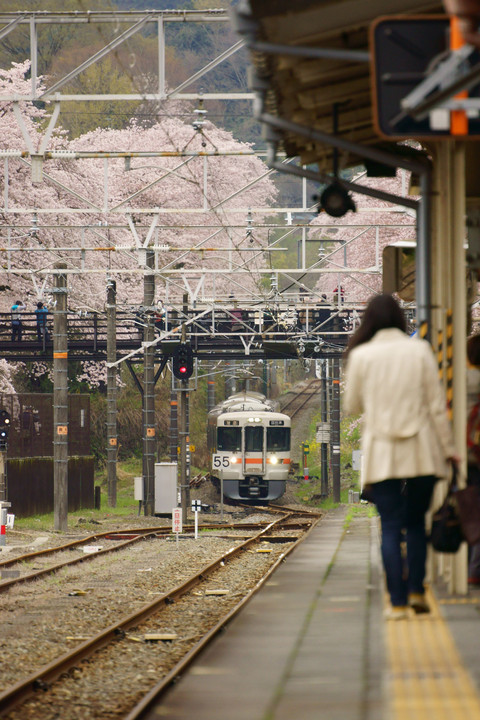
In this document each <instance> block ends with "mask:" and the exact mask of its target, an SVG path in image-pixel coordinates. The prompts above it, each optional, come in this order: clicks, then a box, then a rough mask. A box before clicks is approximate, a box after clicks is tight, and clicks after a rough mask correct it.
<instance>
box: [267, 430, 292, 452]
mask: <svg viewBox="0 0 480 720" xmlns="http://www.w3.org/2000/svg"><path fill="white" fill-rule="evenodd" d="M288 450H290V428H286V427H278V428H277V427H273V428H271V427H270V428H267V452H288Z"/></svg>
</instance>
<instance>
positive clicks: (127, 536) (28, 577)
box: [0, 523, 258, 593]
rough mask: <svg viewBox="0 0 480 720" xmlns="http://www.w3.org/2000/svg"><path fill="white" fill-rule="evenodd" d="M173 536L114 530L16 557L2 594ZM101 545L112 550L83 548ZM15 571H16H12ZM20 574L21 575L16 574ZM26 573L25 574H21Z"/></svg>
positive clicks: (161, 530) (0, 584) (161, 531)
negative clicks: (36, 565) (51, 559)
mask: <svg viewBox="0 0 480 720" xmlns="http://www.w3.org/2000/svg"><path fill="white" fill-rule="evenodd" d="M201 527H202V529H203V530H218V529H219V528H220V527H221V529H222V530H224V531H228V530H240V529H241V530H249V529H252V530H255V529H256V528H257V527H258V523H253V524H248V523H238V524H228V525H226V524H223V525H221V526H219V525H218V524H216V525H213V524H212V525H202V526H201ZM193 532H194V526H193V525H192V526H185V527H184V533H185V534H192V533H193ZM171 534H172V530H171V528H170V527H157V528H136V529H127V530H118V531H117V530H115V531H106V532H103V533H96V534H95V535H89V536H88V537H85V538H82V539H81V540H74V541H72V542H69V543H66V544H64V545H58V546H55V547H51V548H45V549H43V550H37V551H36V552H31V553H25V554H23V555H17V556H15V557H12V558H9V559H7V560H3V561H1V562H0V578H3V577H5V575H6V574H7V573H5V574H4V569H7V568H8V569H9V572H8V575H10V577H9V578H8V579H4V580H1V581H0V593H2V592H5V591H6V590H9V589H10V588H11V587H13V586H14V585H19V584H20V583H25V582H29V581H33V580H38V579H39V578H41V577H43V576H45V575H52V574H54V573H56V572H58V571H59V570H62V569H63V568H67V567H70V566H73V565H77V564H79V563H83V562H86V561H88V560H93V559H95V558H98V557H101V556H103V555H107V554H109V553H112V552H117V551H119V550H122V549H124V548H126V547H128V546H129V545H133V544H135V543H137V542H140V541H142V540H145V539H148V538H166V537H168V536H170V535H171ZM98 541H107V542H108V541H113V542H111V544H110V545H109V547H106V548H104V547H102V548H101V549H99V550H94V551H93V552H86V553H85V552H84V551H83V548H87V549H88V548H89V546H91V543H94V542H98ZM75 550H78V551H79V553H80V554H78V555H77V556H76V557H75V558H70V559H68V560H63V561H61V562H58V563H54V564H53V565H47V566H45V567H43V568H40V569H35V570H34V571H32V572H25V569H26V568H27V569H28V564H29V563H31V562H32V561H34V562H35V563H38V562H39V561H40V562H42V561H43V560H45V559H46V558H49V557H50V556H51V555H54V554H63V553H65V552H69V551H75ZM12 568H13V569H12ZM11 573H15V576H11ZM16 573H18V575H17V574H16ZM21 573H23V574H21Z"/></svg>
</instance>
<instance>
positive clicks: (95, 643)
mask: <svg viewBox="0 0 480 720" xmlns="http://www.w3.org/2000/svg"><path fill="white" fill-rule="evenodd" d="M263 511H264V509H263ZM276 512H279V511H278V510H276ZM301 515H302V516H303V517H304V516H305V514H304V513H302V514H301ZM317 521H318V518H317V517H309V518H307V519H306V520H305V519H304V520H303V522H301V521H300V516H299V514H296V515H294V514H293V513H292V512H288V513H285V512H284V511H283V514H280V517H278V518H276V519H275V520H273V521H272V522H270V523H268V524H266V525H263V526H262V527H261V528H260V529H257V531H256V532H255V533H254V534H253V535H251V537H249V538H248V539H246V540H242V541H241V542H238V544H237V545H235V546H233V547H229V549H228V550H227V551H226V552H223V553H222V554H221V555H219V556H218V557H217V558H216V559H215V560H214V561H213V562H211V563H209V564H208V565H206V566H203V567H201V569H200V570H198V571H196V572H194V573H192V574H191V575H190V576H189V577H188V578H187V579H186V580H184V581H183V582H181V583H179V584H177V585H175V586H173V587H171V588H170V589H168V590H167V591H166V592H163V593H161V595H159V596H158V597H156V598H155V599H154V600H153V601H152V602H150V603H142V605H141V607H140V608H138V609H137V610H135V612H132V613H129V614H128V615H126V616H124V617H121V618H120V619H118V620H117V621H116V622H115V623H112V624H110V625H109V626H107V627H104V628H103V629H102V630H101V631H99V632H96V633H92V636H91V637H89V638H88V639H84V641H83V642H80V644H77V645H75V647H74V648H71V649H70V650H69V651H68V652H66V653H63V655H61V656H60V657H57V658H55V659H54V660H52V661H50V662H49V663H47V664H45V665H43V666H41V667H39V668H37V669H36V670H35V672H33V673H31V674H30V675H28V676H27V677H24V678H23V680H21V681H19V682H17V683H15V684H14V685H12V686H10V687H8V688H5V689H4V690H3V692H2V693H0V714H2V716H5V715H6V713H8V717H9V718H12V720H13V718H16V719H17V718H21V719H22V720H25V719H27V718H36V720H40V719H41V718H44V717H45V718H50V717H52V718H53V717H62V720H63V719H64V720H67V718H78V717H80V716H81V717H82V718H84V717H85V718H89V717H92V718H93V717H96V718H98V717H102V718H107V717H108V718H110V717H112V718H113V717H125V714H126V712H130V715H129V717H132V718H133V717H139V718H140V717H142V713H143V712H144V711H145V710H144V709H145V708H147V707H149V706H150V705H151V704H152V702H155V701H156V698H158V696H159V694H161V693H162V692H163V689H165V688H166V687H168V686H169V684H170V683H171V682H173V680H174V678H175V677H176V676H177V675H178V674H179V673H180V672H181V671H182V670H183V669H184V668H185V666H186V664H190V663H191V662H193V659H194V658H195V657H196V656H197V655H198V653H199V652H200V651H201V649H202V648H203V647H204V646H205V644H206V643H208V642H209V641H210V639H211V638H212V637H213V636H214V635H215V634H216V633H217V632H218V631H219V630H220V629H221V628H222V627H223V626H224V625H225V623H226V622H228V620H229V619H231V617H233V616H234V615H235V614H236V613H237V612H239V610H240V609H241V607H243V605H244V604H245V603H246V602H247V601H248V599H249V598H250V597H251V596H252V595H253V594H254V593H255V592H256V591H257V590H258V589H259V587H261V585H262V584H263V582H265V580H266V578H268V577H269V576H270V574H271V573H272V572H273V571H274V569H275V567H277V566H278V564H279V563H280V562H282V560H283V559H284V558H285V556H286V555H287V554H288V553H289V552H290V551H291V550H292V549H293V548H294V547H295V545H296V544H297V543H298V542H300V541H301V539H302V538H303V536H304V534H305V532H307V531H308V529H309V528H311V527H312V526H313V524H314V523H316V522H317ZM241 527H242V529H243V530H245V524H241ZM217 529H218V527H217ZM249 529H250V530H251V529H252V527H251V526H250V527H249ZM224 531H225V528H222V532H224ZM124 532H125V531H124ZM154 532H156V530H155V531H152V530H151V529H150V534H149V533H143V538H142V539H144V538H145V539H146V536H149V537H151V535H153V533H154ZM288 532H290V533H291V534H290V535H288ZM279 533H281V534H279ZM285 533H287V535H285ZM105 535H106V534H105ZM108 535H111V533H108ZM95 537H98V536H95ZM233 540H234V538H232V541H233ZM236 540H237V541H238V540H239V539H238V538H236ZM83 542H84V541H83ZM34 555H36V554H34ZM97 557H98V554H97ZM249 564H250V565H253V566H255V573H254V574H253V576H252V578H251V582H249V583H245V580H244V578H243V575H242V568H243V566H244V565H249ZM259 565H261V568H260V567H257V566H259ZM236 576H238V577H239V578H240V581H238V580H237V582H235V578H236ZM244 586H245V587H244ZM245 588H246V589H245ZM212 599H213V602H212ZM206 604H207V605H209V606H210V607H209V612H208V618H207V620H206V622H205V623H203V621H202V623H200V620H199V618H200V617H201V616H202V612H203V610H204V607H205V605H206ZM202 608H203V610H202ZM182 616H183V618H185V617H187V618H189V620H188V622H187V627H188V629H187V627H186V625H185V619H184V620H183V621H182V619H181V618H182ZM179 618H180V619H179ZM192 618H194V619H198V628H196V630H198V632H195V633H194V635H193V636H192V627H191V624H192ZM159 626H161V627H162V628H165V627H168V628H169V629H170V630H172V628H173V629H175V628H177V629H178V632H173V633H172V632H170V633H166V634H165V633H164V632H163V633H160V634H159V633H158V629H159ZM186 633H187V635H189V636H190V637H184V636H185V634H186ZM159 636H162V637H163V639H161V638H160V637H159ZM148 638H150V639H148ZM177 638H178V642H177ZM158 644H160V645H161V651H160V652H157V650H158ZM166 646H170V647H168V648H167V649H165V648H166ZM152 655H158V656H160V663H159V667H158V668H157V669H155V671H154V674H155V677H158V676H161V677H162V681H161V682H160V683H159V684H158V685H157V686H155V687H154V688H152V687H151V686H152V684H153V683H152V682H151V681H150V683H148V682H147V678H146V677H143V676H142V682H140V681H139V680H138V677H137V679H136V682H135V683H134V686H135V688H134V689H132V687H131V685H130V684H129V683H128V682H127V681H126V680H125V681H124V679H123V675H122V668H124V667H125V666H126V665H127V666H128V667H129V668H131V666H132V665H133V666H135V667H140V668H142V667H143V668H144V669H145V667H150V666H151V664H152V662H153V660H152ZM122 657H123V659H121V658H122ZM156 659H158V658H156ZM106 667H107V668H109V671H110V672H112V671H113V669H115V670H114V673H117V676H116V677H115V674H114V676H113V678H112V679H111V680H110V681H109V682H110V684H113V685H114V687H115V691H116V694H115V698H114V699H111V700H108V697H109V695H108V692H106V687H107V686H108V685H109V683H106V682H105V677H104V673H105V668H106ZM155 667H156V665H155ZM125 672H126V671H125ZM134 672H135V670H134ZM152 674H153V671H152ZM99 677H101V678H102V679H101V687H99V688H98V694H99V697H98V698H92V695H95V690H94V689H93V688H94V686H95V682H98V680H97V678H99ZM79 684H80V685H82V686H85V688H88V689H87V692H88V698H87V700H85V698H84V699H83V701H82V700H81V699H78V700H75V699H73V700H72V696H76V692H77V691H78V692H80V690H78V687H77V686H78V685H79ZM124 685H125V693H124V692H123V690H124V687H123V686H124ZM144 685H145V686H146V685H148V687H143V692H142V686H144ZM72 686H73V689H72ZM145 693H146V698H147V699H145V697H144V696H145ZM80 697H81V692H80ZM97 701H98V702H102V703H103V705H102V707H103V709H102V710H100V711H99V709H98V707H96V705H95V703H96V702H97ZM82 702H84V703H86V704H87V705H88V706H89V707H90V706H92V707H93V713H94V714H93V715H91V716H90V715H89V714H88V713H81V714H80V715H79V714H78V713H79V712H80V711H79V706H81V705H82ZM105 702H106V703H107V706H108V707H105V704H104V703H105ZM92 703H93V705H92ZM109 703H110V704H109ZM133 706H135V710H131V708H132V707H133ZM46 708H49V713H50V714H45V709H46ZM71 708H73V714H69V712H70V710H71Z"/></svg>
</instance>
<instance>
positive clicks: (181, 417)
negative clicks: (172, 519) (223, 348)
mask: <svg viewBox="0 0 480 720" xmlns="http://www.w3.org/2000/svg"><path fill="white" fill-rule="evenodd" d="M187 302H188V295H187V294H185V295H184V296H183V312H184V315H185V316H186V315H187V310H188V305H187ZM181 341H182V344H185V343H186V341H187V327H186V324H185V323H183V324H182V334H181ZM180 383H181V385H180V388H179V390H178V392H177V398H178V400H177V402H178V405H177V407H178V426H179V427H178V439H179V448H180V451H179V468H178V478H179V485H180V500H181V507H182V521H183V522H184V523H186V522H187V513H188V507H189V504H190V482H189V477H188V472H187V470H188V468H187V442H188V428H187V417H188V380H180Z"/></svg>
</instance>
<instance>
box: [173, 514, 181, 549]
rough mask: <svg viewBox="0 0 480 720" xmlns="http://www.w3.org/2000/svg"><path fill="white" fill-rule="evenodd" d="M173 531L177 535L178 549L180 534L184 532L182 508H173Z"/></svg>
mask: <svg viewBox="0 0 480 720" xmlns="http://www.w3.org/2000/svg"><path fill="white" fill-rule="evenodd" d="M172 532H174V533H175V535H176V536H177V550H178V535H179V533H181V532H182V508H181V507H176V508H173V510H172Z"/></svg>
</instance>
